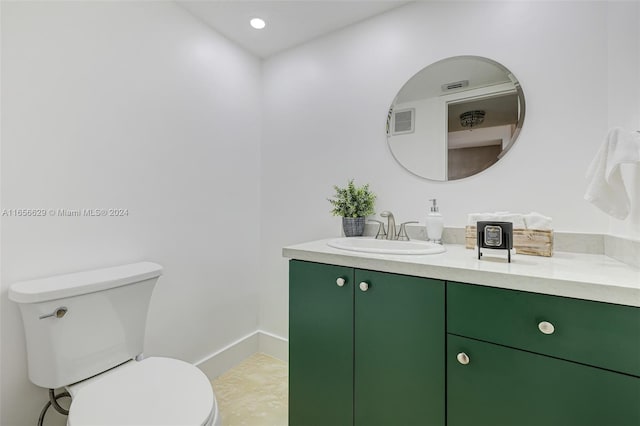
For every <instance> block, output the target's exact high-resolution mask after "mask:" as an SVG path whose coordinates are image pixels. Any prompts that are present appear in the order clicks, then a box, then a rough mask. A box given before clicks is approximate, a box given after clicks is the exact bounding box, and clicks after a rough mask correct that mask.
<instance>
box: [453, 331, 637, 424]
mask: <svg viewBox="0 0 640 426" xmlns="http://www.w3.org/2000/svg"><path fill="white" fill-rule="evenodd" d="M460 353H464V354H466V355H467V356H468V361H469V362H468V363H467V364H463V363H460V362H459V361H458V359H457V358H458V354H460ZM461 359H462V361H463V362H464V361H465V359H464V357H462V356H461ZM447 424H448V426H590V425H593V426H605V425H606V426H638V425H640V379H639V378H637V377H633V376H629V375H625V374H620V373H615V372H611V371H607V370H602V369H599V368H596V367H590V366H585V365H581V364H577V363H573V362H569V361H564V360H560V359H557V358H552V357H548V356H544V355H539V354H534V353H530V352H526V351H522V350H518V349H512V348H508V347H504V346H500V345H496V344H492V343H486V342H482V341H478V340H474V339H469V338H465V337H460V336H455V335H451V334H450V335H448V340H447Z"/></svg>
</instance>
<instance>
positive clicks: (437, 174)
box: [387, 56, 525, 181]
mask: <svg viewBox="0 0 640 426" xmlns="http://www.w3.org/2000/svg"><path fill="white" fill-rule="evenodd" d="M524 111H525V104H524V94H523V93H522V88H521V87H520V83H519V82H518V80H517V79H516V77H515V76H514V75H513V74H512V73H511V72H510V71H509V70H508V69H507V68H505V67H504V66H502V65H501V64H499V63H497V62H495V61H492V60H491V59H487V58H483V57H480V56H456V57H452V58H447V59H443V60H441V61H438V62H435V63H433V64H431V65H429V66H427V67H426V68H424V69H423V70H422V71H420V72H418V73H417V74H416V75H414V76H413V77H411V79H410V80H409V81H408V82H407V83H406V84H405V85H404V86H402V89H400V92H398V95H397V96H396V97H395V99H394V100H393V102H392V104H391V108H390V109H389V114H388V116H387V141H388V143H389V148H390V149H391V153H392V154H393V156H394V158H395V159H396V160H397V161H398V162H399V163H400V164H401V165H402V166H403V167H404V168H406V169H407V170H409V171H410V172H411V173H413V174H415V175H418V176H421V177H423V178H426V179H432V180H438V181H449V180H456V179H462V178H465V177H469V176H473V175H475V174H476V173H480V172H481V171H483V170H485V169H487V168H489V167H491V166H492V165H493V164H495V163H497V162H498V160H500V159H501V158H502V157H503V156H504V154H505V153H506V152H507V151H508V150H509V149H510V148H511V146H512V145H513V143H514V142H515V140H516V139H517V138H518V134H519V133H520V129H521V128H522V123H523V121H524Z"/></svg>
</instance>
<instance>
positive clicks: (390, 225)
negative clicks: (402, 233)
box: [380, 210, 398, 240]
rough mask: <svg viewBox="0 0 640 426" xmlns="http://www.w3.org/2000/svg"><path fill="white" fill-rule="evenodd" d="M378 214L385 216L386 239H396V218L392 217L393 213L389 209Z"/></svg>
mask: <svg viewBox="0 0 640 426" xmlns="http://www.w3.org/2000/svg"><path fill="white" fill-rule="evenodd" d="M380 216H382V217H386V218H387V240H397V239H398V234H396V220H395V218H394V217H393V213H391V212H390V211H386V210H385V211H383V212H382V213H380Z"/></svg>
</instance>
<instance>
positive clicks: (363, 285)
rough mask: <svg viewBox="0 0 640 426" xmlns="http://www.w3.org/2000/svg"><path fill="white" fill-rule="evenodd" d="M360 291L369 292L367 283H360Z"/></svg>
mask: <svg viewBox="0 0 640 426" xmlns="http://www.w3.org/2000/svg"><path fill="white" fill-rule="evenodd" d="M360 290H362V291H367V290H369V284H368V283H366V282H364V281H362V282H361V283H360Z"/></svg>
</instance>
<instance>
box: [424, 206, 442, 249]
mask: <svg viewBox="0 0 640 426" xmlns="http://www.w3.org/2000/svg"><path fill="white" fill-rule="evenodd" d="M429 201H431V202H432V203H433V205H432V206H431V209H430V210H431V211H429V213H428V214H427V222H426V225H427V238H428V239H429V241H431V242H434V243H436V244H442V229H443V228H444V221H443V220H442V215H441V214H440V212H439V211H438V206H437V204H436V199H435V198H432V199H430V200H429Z"/></svg>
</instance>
